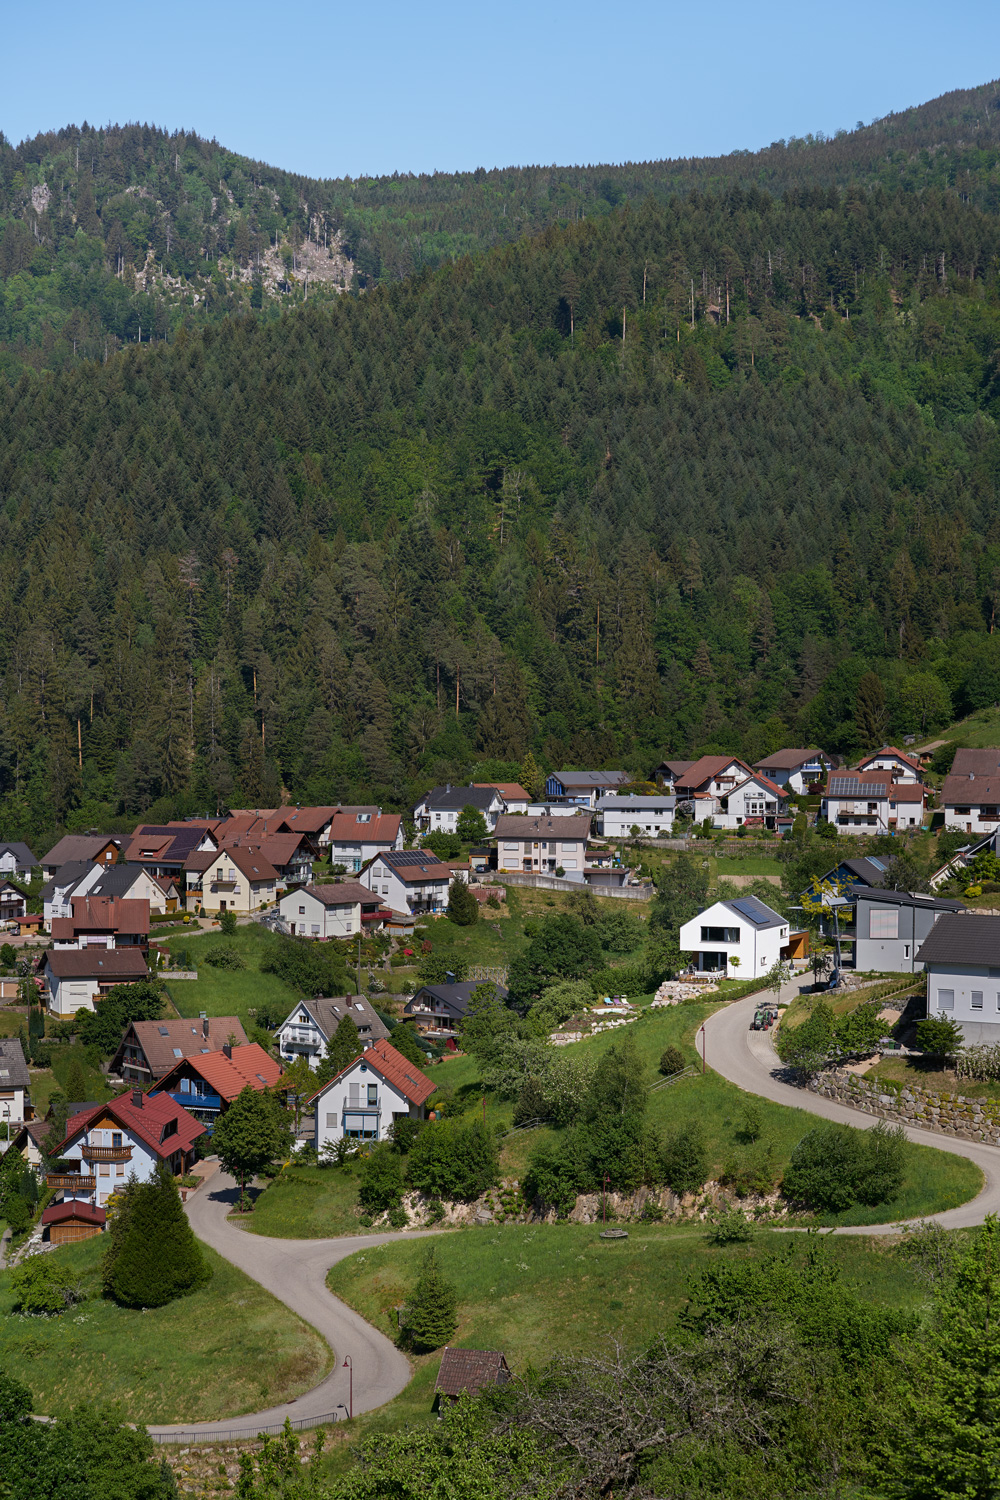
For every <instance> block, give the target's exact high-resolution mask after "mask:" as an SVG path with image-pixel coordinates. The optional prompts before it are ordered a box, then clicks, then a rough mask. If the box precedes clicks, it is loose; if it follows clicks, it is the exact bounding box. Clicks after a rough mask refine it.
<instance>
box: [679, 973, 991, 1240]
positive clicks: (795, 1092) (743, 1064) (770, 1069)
mask: <svg viewBox="0 0 1000 1500" xmlns="http://www.w3.org/2000/svg"><path fill="white" fill-rule="evenodd" d="M801 982H802V981H801V980H800V979H794V980H792V982H791V984H790V985H788V986H786V988H785V989H783V990H782V996H781V998H782V1000H783V1001H786V1000H790V999H792V998H794V996H795V995H796V994H797V993H798V990H799V986H800V984H801ZM760 1001H761V996H760V995H750V996H748V997H747V998H746V999H745V1000H737V1001H734V1003H733V1004H732V1005H728V1006H726V1008H725V1009H724V1010H719V1011H716V1013H715V1015H713V1016H710V1017H709V1019H708V1020H707V1021H706V1022H705V1050H706V1055H707V1060H708V1066H709V1067H710V1068H714V1069H715V1071H716V1073H719V1074H721V1076H722V1077H723V1078H728V1080H729V1082H730V1083H735V1084H737V1085H738V1086H739V1087H740V1088H741V1089H745V1090H746V1092H747V1093H750V1094H759V1095H760V1096H761V1098H763V1099H771V1100H773V1101H774V1103H775V1104H788V1105H790V1106H791V1107H792V1108H794V1109H804V1110H807V1111H808V1113H809V1114H813V1115H820V1116H821V1117H822V1118H823V1119H824V1120H836V1121H838V1122H840V1123H841V1124H844V1125H855V1126H858V1125H861V1124H862V1122H863V1119H864V1117H863V1116H861V1115H860V1114H859V1113H858V1111H857V1110H853V1109H848V1108H847V1107H846V1106H845V1105H843V1104H836V1103H834V1101H833V1100H832V1099H823V1098H820V1096H819V1095H817V1094H814V1093H812V1092H811V1091H810V1090H809V1089H806V1088H799V1087H797V1086H796V1085H795V1084H791V1083H788V1082H786V1081H785V1078H784V1074H783V1069H782V1065H781V1062H780V1061H779V1059H778V1055H777V1053H776V1052H775V1050H774V1044H773V1042H772V1040H771V1033H770V1032H769V1031H751V1030H750V1022H751V1021H752V1020H753V1013H754V1011H755V1010H756V1008H757V1006H758V1005H759V1004H760ZM699 1050H700V1039H699ZM873 1123H874V1122H873ZM904 1129H905V1131H906V1134H907V1136H908V1137H909V1139H910V1140H911V1141H915V1142H916V1143H917V1144H918V1145H920V1146H931V1147H933V1149H934V1150H935V1151H949V1152H951V1154H952V1155H953V1156H966V1157H968V1158H969V1160H970V1161H974V1162H975V1164H976V1166H977V1167H979V1168H981V1170H982V1173H983V1176H984V1178H985V1184H984V1186H983V1190H982V1192H981V1193H980V1194H979V1196H978V1197H976V1198H973V1199H972V1201H971V1202H970V1203H963V1205H962V1206H961V1208H950V1209H947V1210H946V1211H945V1212H944V1213H940V1214H932V1215H930V1216H929V1217H931V1218H932V1219H933V1220H934V1222H935V1223H937V1224H940V1225H941V1226H942V1227H943V1228H945V1229H967V1228H969V1227H970V1226H971V1225H974V1224H981V1223H982V1222H983V1220H984V1219H985V1218H986V1215H987V1214H998V1213H1000V1148H997V1147H996V1146H984V1145H981V1144H980V1143H978V1142H974V1141H961V1140H956V1139H954V1138H953V1137H952V1136H941V1135H938V1134H937V1133H936V1132H935V1131H932V1130H918V1129H916V1128H914V1127H913V1126H910V1125H907V1126H904ZM894 1232H895V1226H894V1225H892V1224H866V1225H864V1226H863V1227H857V1228H854V1227H852V1228H846V1227H845V1228H841V1229H837V1230H836V1233H837V1234H864V1235H870V1234H892V1233H894Z"/></svg>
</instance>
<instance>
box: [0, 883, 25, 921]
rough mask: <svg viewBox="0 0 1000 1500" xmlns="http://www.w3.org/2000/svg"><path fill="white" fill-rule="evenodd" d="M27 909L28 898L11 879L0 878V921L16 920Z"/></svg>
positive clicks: (23, 914)
mask: <svg viewBox="0 0 1000 1500" xmlns="http://www.w3.org/2000/svg"><path fill="white" fill-rule="evenodd" d="M27 911H28V898H27V896H26V895H25V894H24V892H23V891H22V890H20V889H19V887H18V886H16V885H15V884H14V883H13V881H11V880H0V922H16V921H17V919H18V918H19V917H23V916H25V915H26V914H27Z"/></svg>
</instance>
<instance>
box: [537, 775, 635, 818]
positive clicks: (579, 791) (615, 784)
mask: <svg viewBox="0 0 1000 1500" xmlns="http://www.w3.org/2000/svg"><path fill="white" fill-rule="evenodd" d="M630 779H631V778H630V776H629V773H628V772H627V771H553V772H552V775H551V776H549V777H548V778H547V780H546V782H545V796H546V798H547V799H549V800H550V801H552V802H569V803H571V804H572V805H573V806H575V807H588V808H590V809H591V811H593V809H594V808H595V807H596V806H597V804H598V802H599V801H600V799H601V798H602V797H607V796H610V795H611V794H612V793H613V792H616V791H617V790H618V788H619V787H621V786H624V785H625V784H626V782H628V781H629V780H630Z"/></svg>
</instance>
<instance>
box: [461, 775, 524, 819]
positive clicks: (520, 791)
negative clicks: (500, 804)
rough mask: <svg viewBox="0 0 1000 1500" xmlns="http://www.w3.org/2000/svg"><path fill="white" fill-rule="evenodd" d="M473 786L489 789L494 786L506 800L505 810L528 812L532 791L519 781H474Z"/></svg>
mask: <svg viewBox="0 0 1000 1500" xmlns="http://www.w3.org/2000/svg"><path fill="white" fill-rule="evenodd" d="M473 786H477V787H480V788H481V789H483V790H487V789H488V788H489V787H493V788H494V789H495V790H496V791H498V792H499V793H500V795H501V797H502V798H503V801H504V809H503V810H504V812H509V813H526V812H527V811H528V803H529V802H530V801H531V793H530V792H529V791H528V790H527V789H526V788H525V787H523V786H522V785H521V783H520V782H519V781H474V782H473Z"/></svg>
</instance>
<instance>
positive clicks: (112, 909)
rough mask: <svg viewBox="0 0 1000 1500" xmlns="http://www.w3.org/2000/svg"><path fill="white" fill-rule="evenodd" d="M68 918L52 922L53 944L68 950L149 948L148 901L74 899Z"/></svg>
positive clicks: (96, 898)
mask: <svg viewBox="0 0 1000 1500" xmlns="http://www.w3.org/2000/svg"><path fill="white" fill-rule="evenodd" d="M70 906H71V915H70V916H68V917H54V918H53V919H52V944H53V947H54V948H55V949H56V950H57V951H59V950H61V949H67V948H142V949H147V948H148V947H149V902H148V901H128V900H122V899H120V898H119V897H117V896H74V897H73V898H72V900H71V902H70Z"/></svg>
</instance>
